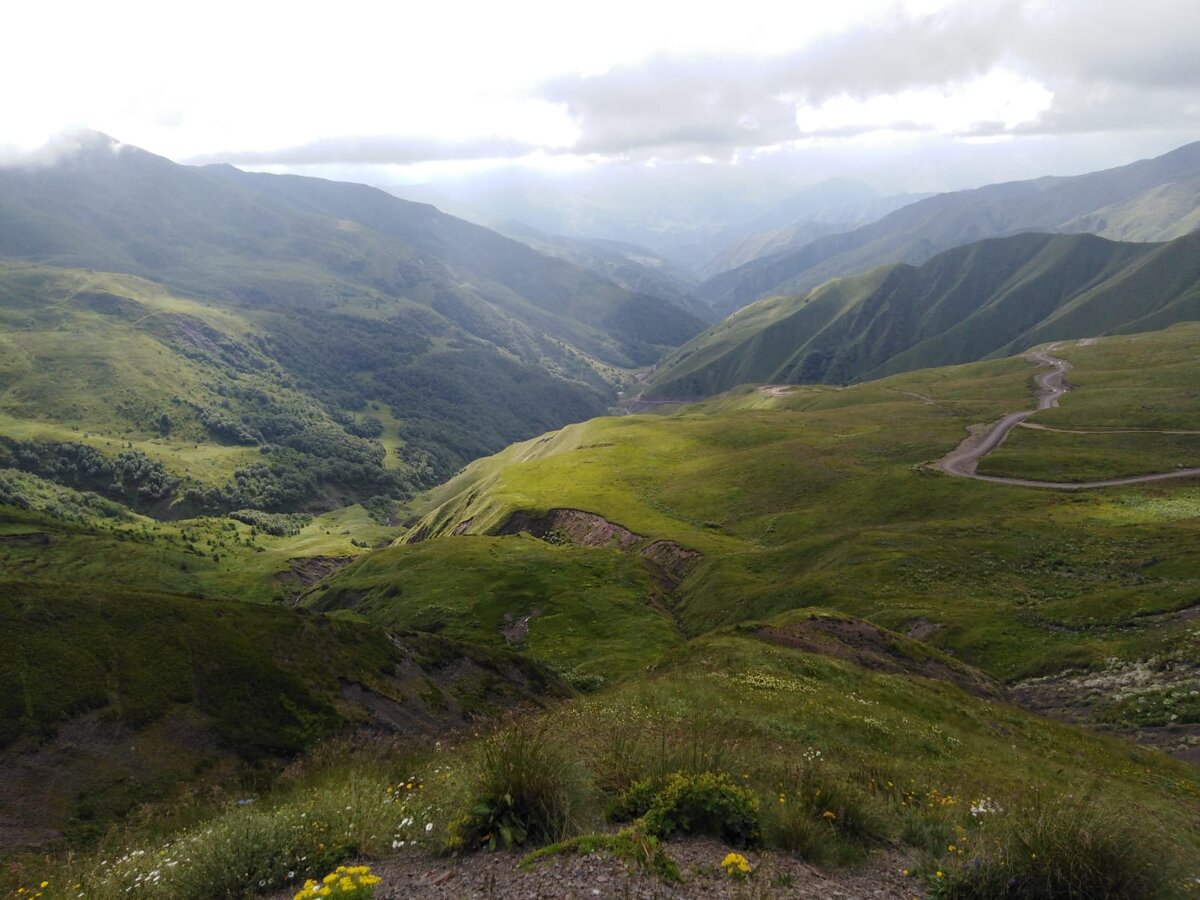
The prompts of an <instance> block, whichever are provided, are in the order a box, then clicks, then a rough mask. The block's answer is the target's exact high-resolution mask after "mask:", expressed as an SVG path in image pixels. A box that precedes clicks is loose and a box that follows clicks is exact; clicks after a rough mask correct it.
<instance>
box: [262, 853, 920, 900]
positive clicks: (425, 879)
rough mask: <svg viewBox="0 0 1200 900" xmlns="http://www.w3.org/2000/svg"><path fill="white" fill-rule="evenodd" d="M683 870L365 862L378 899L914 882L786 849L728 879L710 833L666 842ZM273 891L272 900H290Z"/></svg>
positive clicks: (910, 891)
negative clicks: (672, 874) (826, 866)
mask: <svg viewBox="0 0 1200 900" xmlns="http://www.w3.org/2000/svg"><path fill="white" fill-rule="evenodd" d="M667 850H668V852H669V853H670V855H671V857H672V859H674V860H675V862H676V864H677V865H678V866H679V871H680V873H682V875H683V883H682V884H670V883H668V882H665V881H662V880H661V879H659V878H658V877H657V876H655V875H651V874H648V873H646V872H643V871H641V870H640V869H638V868H637V867H636V866H633V865H631V864H628V863H624V862H622V861H621V860H618V859H614V858H612V857H610V856H607V855H604V854H592V855H589V856H578V855H568V856H559V857H554V858H551V859H549V860H546V861H544V862H541V863H539V864H538V865H537V866H536V867H534V868H533V869H532V870H530V871H522V870H521V869H520V868H518V863H519V862H520V859H521V855H520V854H515V853H492V854H478V855H474V856H467V857H461V858H457V859H445V858H441V857H437V856H433V855H431V854H429V853H424V852H417V853H409V854H401V855H398V856H394V857H390V858H388V859H385V860H382V861H380V862H376V863H371V864H370V865H371V868H372V870H373V871H374V872H375V874H377V875H379V876H380V877H381V878H382V879H383V881H382V882H381V883H380V884H379V886H378V887H377V888H376V892H375V896H376V897H377V898H378V900H401V898H403V900H435V898H436V900H451V898H454V900H485V898H486V900H499V898H504V900H592V898H623V900H624V898H628V900H690V898H705V900H708V898H713V900H775V898H779V900H782V898H797V900H830V898H842V900H860V898H863V900H866V898H871V900H909V898H911V897H913V896H914V894H916V893H918V892H919V885H917V884H914V882H913V879H911V878H908V877H905V876H904V875H903V874H901V873H902V871H903V869H904V868H905V866H907V865H908V864H909V861H908V860H907V859H906V858H905V857H903V856H901V855H899V854H897V853H881V854H877V855H875V856H874V857H872V858H871V859H870V860H869V861H868V862H867V863H865V864H864V865H862V866H857V867H853V868H847V869H836V870H831V871H824V870H821V869H817V868H815V867H813V866H811V865H809V864H808V863H806V862H804V861H803V860H802V859H799V858H798V857H796V856H793V855H791V854H787V853H777V852H773V851H764V852H762V853H754V852H751V851H739V852H742V853H744V855H745V856H746V858H747V860H749V862H750V865H751V866H752V867H753V875H752V876H751V877H750V878H749V879H746V880H742V881H735V880H733V879H731V878H730V877H729V876H727V875H725V874H724V873H723V872H722V871H721V870H720V862H721V860H722V859H723V858H724V857H725V854H726V853H728V852H730V848H729V847H727V846H725V845H724V844H722V843H721V842H719V841H716V840H713V839H711V838H686V839H682V840H678V841H672V842H671V843H670V844H668V845H667ZM293 893H294V892H280V893H278V894H275V895H273V896H272V898H271V900H290V898H291V897H292V895H293Z"/></svg>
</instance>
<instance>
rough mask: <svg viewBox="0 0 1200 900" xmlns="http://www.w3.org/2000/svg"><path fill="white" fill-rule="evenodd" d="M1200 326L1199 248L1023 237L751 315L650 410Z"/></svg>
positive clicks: (661, 385)
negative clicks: (1065, 342)
mask: <svg viewBox="0 0 1200 900" xmlns="http://www.w3.org/2000/svg"><path fill="white" fill-rule="evenodd" d="M1195 319H1200V234H1191V235H1186V236H1184V237H1181V238H1178V239H1176V240H1174V241H1171V242H1168V243H1165V244H1134V243H1118V242H1114V241H1108V240H1105V239H1103V238H1098V237H1095V236H1092V235H1049V234H1033V233H1030V234H1020V235H1014V236H1012V237H1007V238H996V239H992V240H986V241H980V242H978V243H975V244H969V245H967V246H964V247H958V248H955V249H953V250H948V251H946V252H944V253H941V254H939V255H937V256H935V257H933V258H932V259H930V260H929V261H928V262H925V263H923V264H922V265H920V266H916V267H914V266H908V265H896V266H887V267H882V268H879V269H875V270H873V271H871V272H868V273H866V274H863V275H858V276H853V277H848V278H839V279H835V280H833V281H830V282H828V283H826V284H824V285H822V286H821V287H818V288H816V289H814V290H812V291H810V292H809V293H807V294H804V295H799V296H791V297H776V298H770V299H766V300H762V301H760V302H758V303H755V304H753V305H752V306H749V307H747V308H745V309H743V310H741V311H739V312H738V313H736V314H735V315H733V316H731V317H730V318H729V319H727V320H726V321H724V322H721V323H720V324H718V325H716V326H713V327H712V328H710V329H709V330H708V331H706V332H705V333H704V334H702V335H700V336H699V337H697V338H696V339H694V340H693V341H691V342H689V343H688V344H686V345H684V346H683V347H681V348H680V349H678V350H676V351H674V352H672V353H670V354H668V356H667V357H666V358H664V360H663V362H662V363H661V364H660V365H659V366H658V367H657V369H656V370H655V372H654V375H653V378H652V380H651V382H650V385H649V389H648V390H647V392H646V393H647V396H652V397H653V396H658V397H695V396H703V395H708V394H714V393H717V392H720V391H723V390H728V389H729V388H731V387H733V386H735V385H737V384H745V383H753V382H759V383H762V382H769V383H804V382H810V383H811V382H830V383H845V382H849V381H855V380H862V379H867V378H873V377H879V376H881V375H886V374H890V373H893V372H902V371H908V370H912V369H917V368H923V367H927V366H941V365H951V364H957V363H964V362H971V361H973V360H978V359H985V358H988V357H992V356H1004V355H1008V354H1011V353H1015V352H1019V351H1021V350H1024V349H1026V348H1028V347H1030V346H1033V345H1034V344H1037V343H1041V342H1044V341H1048V340H1059V339H1063V338H1076V337H1089V336H1093V335H1102V334H1115V333H1125V332H1134V331H1148V330H1153V329H1157V328H1162V327H1165V326H1167V325H1170V324H1173V323H1175V322H1181V321H1189V320H1195Z"/></svg>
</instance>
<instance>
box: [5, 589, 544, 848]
mask: <svg viewBox="0 0 1200 900" xmlns="http://www.w3.org/2000/svg"><path fill="white" fill-rule="evenodd" d="M0 624H2V625H3V627H4V630H5V633H6V634H8V635H10V638H11V640H10V647H9V651H8V652H7V653H6V654H4V659H3V660H0V698H3V699H0V835H3V837H4V845H5V847H6V850H8V851H11V850H13V849H16V848H17V847H20V846H22V845H24V844H30V845H34V846H36V845H39V844H44V843H46V842H47V841H48V840H50V839H52V838H53V836H54V835H55V834H56V833H61V832H65V833H67V834H68V835H70V836H71V837H73V838H75V839H80V838H87V837H94V836H96V835H98V834H100V833H102V832H103V830H104V829H105V828H107V827H108V826H109V824H110V823H111V822H112V820H113V819H114V817H117V816H122V815H125V814H127V813H128V812H130V811H131V810H132V809H133V808H134V807H135V806H137V805H138V804H141V803H144V802H146V801H149V800H154V799H158V798H160V797H162V796H164V795H170V794H171V793H172V792H173V791H177V790H178V788H179V786H180V784H181V783H185V782H188V781H193V782H195V781H200V782H203V781H205V780H206V779H208V780H211V781H213V782H218V781H231V780H235V779H236V778H237V777H238V775H239V771H241V774H242V776H243V777H249V776H250V775H251V773H253V772H254V771H255V768H257V769H258V771H259V777H260V778H263V777H265V776H266V775H267V773H268V772H270V771H271V770H272V768H278V767H279V766H280V765H281V764H282V763H284V762H286V761H287V760H288V759H290V758H292V757H294V756H295V755H296V754H297V753H298V752H300V751H302V750H305V749H306V748H310V747H312V746H314V745H315V744H316V743H317V742H319V741H320V740H322V739H324V738H326V737H329V736H331V735H333V734H336V733H339V732H341V731H344V730H345V729H347V728H351V727H359V728H363V729H367V730H375V731H379V732H391V733H400V734H404V735H407V736H408V737H410V738H412V737H422V736H431V735H436V734H438V733H441V732H442V731H444V730H445V729H446V728H448V727H450V726H452V725H455V724H458V723H461V722H463V721H464V720H466V719H467V718H469V717H470V716H472V715H476V714H479V713H482V712H485V711H493V712H494V711H497V710H502V709H504V708H506V707H508V706H512V705H516V704H517V703H520V702H523V701H535V702H536V701H538V700H540V698H542V697H544V696H547V695H555V694H559V695H561V694H562V693H563V689H562V687H561V685H558V684H557V683H556V682H555V680H554V679H553V677H552V676H550V675H548V674H547V673H546V672H545V671H544V670H542V669H540V668H539V667H538V666H536V665H535V664H533V663H530V662H529V661H527V660H524V659H521V658H519V657H517V656H515V655H513V654H509V653H505V652H504V651H487V650H483V649H480V648H477V647H471V646H467V645H463V644H458V643H455V642H453V641H450V640H446V639H444V638H435V637H433V636H431V635H422V636H420V637H417V636H415V635H411V634H408V635H391V634H388V633H386V632H384V631H383V630H381V629H378V628H373V627H371V626H368V625H364V624H362V623H357V622H347V621H338V620H335V619H331V618H328V617H325V616H313V615H306V614H304V613H303V612H296V611H294V610H288V609H280V608H268V607H265V606H256V605H252V604H248V603H237V602H219V601H209V600H196V599H191V598H182V597H176V596H171V595H161V594H154V593H142V592H138V591H131V590H128V589H125V590H112V589H97V588H95V587H92V588H80V587H76V588H69V587H63V586H56V587H49V586H45V585H38V584H31V583H23V582H9V581H5V582H4V584H3V585H2V586H0Z"/></svg>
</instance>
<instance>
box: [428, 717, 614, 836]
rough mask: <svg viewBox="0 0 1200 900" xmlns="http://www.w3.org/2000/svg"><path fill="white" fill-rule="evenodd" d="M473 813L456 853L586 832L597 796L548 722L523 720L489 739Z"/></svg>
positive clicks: (463, 823) (462, 827)
mask: <svg viewBox="0 0 1200 900" xmlns="http://www.w3.org/2000/svg"><path fill="white" fill-rule="evenodd" d="M479 768H480V771H479V776H478V784H477V786H476V790H475V793H474V800H473V803H472V805H471V808H470V810H469V811H468V812H467V814H466V815H465V816H463V817H461V818H460V819H459V820H458V821H457V822H456V823H455V825H454V826H453V836H452V838H451V844H450V846H451V849H459V848H462V849H466V850H476V849H480V848H484V847H486V848H487V849H489V850H495V849H497V848H500V847H504V848H510V847H521V846H525V845H538V844H546V843H550V842H553V841H561V840H563V839H564V838H567V837H569V836H570V835H571V834H573V833H576V832H578V831H580V830H581V827H582V825H583V824H584V823H585V822H586V821H587V820H588V818H589V817H590V816H589V813H590V809H591V791H590V787H589V785H588V784H587V781H586V779H585V778H584V776H583V773H582V771H581V767H580V766H579V764H578V762H577V761H576V759H575V757H574V756H573V755H572V754H571V753H570V752H569V750H568V748H567V747H566V745H565V744H564V743H563V742H562V740H561V739H560V738H559V737H558V736H557V735H556V734H555V733H554V732H553V731H552V730H551V726H550V724H549V723H548V722H546V721H544V720H541V721H538V720H532V719H526V720H521V721H518V722H516V723H514V724H513V725H511V726H510V727H508V728H506V729H504V730H503V731H501V732H499V733H498V734H496V735H494V736H492V737H491V738H490V739H488V740H487V741H486V742H485V744H484V747H483V753H482V757H481V759H480V767H479Z"/></svg>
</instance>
